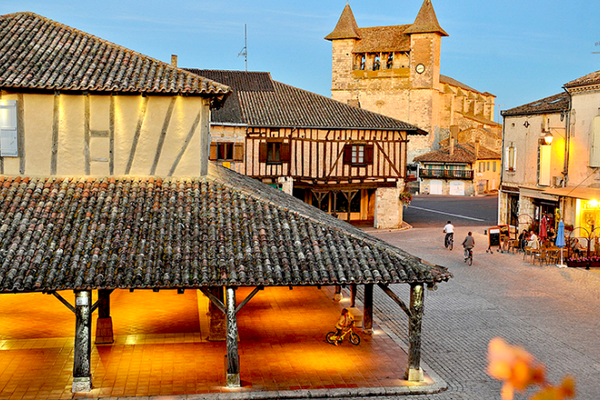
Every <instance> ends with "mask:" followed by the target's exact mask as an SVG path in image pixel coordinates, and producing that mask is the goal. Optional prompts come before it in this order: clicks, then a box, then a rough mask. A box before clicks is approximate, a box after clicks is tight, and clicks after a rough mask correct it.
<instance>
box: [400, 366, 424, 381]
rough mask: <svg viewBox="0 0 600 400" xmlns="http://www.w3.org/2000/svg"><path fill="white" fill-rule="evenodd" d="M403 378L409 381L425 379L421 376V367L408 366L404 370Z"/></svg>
mask: <svg viewBox="0 0 600 400" xmlns="http://www.w3.org/2000/svg"><path fill="white" fill-rule="evenodd" d="M405 379H406V380H407V381H410V382H422V381H424V380H425V377H424V376H423V368H418V369H417V368H409V369H408V370H407V371H406V376H405Z"/></svg>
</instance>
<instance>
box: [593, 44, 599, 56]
mask: <svg viewBox="0 0 600 400" xmlns="http://www.w3.org/2000/svg"><path fill="white" fill-rule="evenodd" d="M596 46H600V42H596ZM592 54H600V51H592Z"/></svg>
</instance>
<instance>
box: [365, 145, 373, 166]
mask: <svg viewBox="0 0 600 400" xmlns="http://www.w3.org/2000/svg"><path fill="white" fill-rule="evenodd" d="M373 148H374V146H373V145H372V144H369V145H366V146H365V164H367V165H372V164H373Z"/></svg>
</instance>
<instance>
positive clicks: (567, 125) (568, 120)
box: [562, 86, 573, 187]
mask: <svg viewBox="0 0 600 400" xmlns="http://www.w3.org/2000/svg"><path fill="white" fill-rule="evenodd" d="M562 88H563V90H564V91H565V92H566V93H567V96H569V107H568V108H567V113H566V115H565V165H564V168H563V172H562V174H563V177H564V178H563V184H562V186H563V187H566V186H567V182H568V181H569V155H570V154H569V150H570V147H571V107H572V106H573V104H572V103H573V97H572V96H571V93H569V90H567V88H566V87H564V86H563V87H562Z"/></svg>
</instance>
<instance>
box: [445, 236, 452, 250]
mask: <svg viewBox="0 0 600 400" xmlns="http://www.w3.org/2000/svg"><path fill="white" fill-rule="evenodd" d="M444 241H445V243H444V246H446V248H447V249H450V251H452V248H453V247H454V234H453V233H450V234H448V235H446V237H445V238H444Z"/></svg>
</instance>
